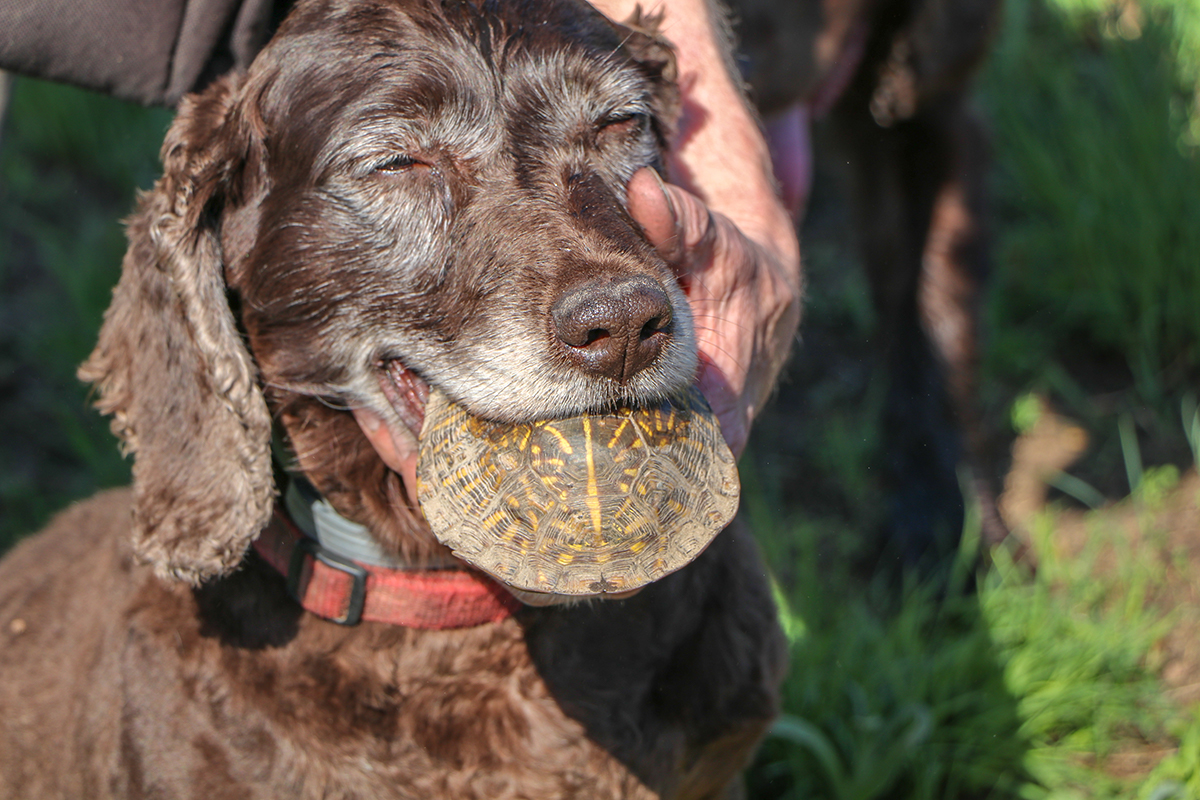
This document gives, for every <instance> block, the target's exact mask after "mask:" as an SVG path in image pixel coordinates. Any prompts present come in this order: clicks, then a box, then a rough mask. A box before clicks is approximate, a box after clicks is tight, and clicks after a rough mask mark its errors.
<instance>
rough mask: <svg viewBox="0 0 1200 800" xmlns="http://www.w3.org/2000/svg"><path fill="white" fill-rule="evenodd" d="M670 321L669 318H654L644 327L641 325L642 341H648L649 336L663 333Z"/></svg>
mask: <svg viewBox="0 0 1200 800" xmlns="http://www.w3.org/2000/svg"><path fill="white" fill-rule="evenodd" d="M670 319H671V318H670V317H666V318H665V319H664V318H663V317H655V318H654V319H652V320H650V321H649V322H647V323H646V324H645V325H643V326H642V335H641V338H642V341H645V340H647V339H649V338H650V337H651V336H654V335H655V334H656V333H664V332H665V331H666V329H667V325H668V324H669V322H670Z"/></svg>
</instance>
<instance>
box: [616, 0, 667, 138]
mask: <svg viewBox="0 0 1200 800" xmlns="http://www.w3.org/2000/svg"><path fill="white" fill-rule="evenodd" d="M661 22H662V16H661V15H657V14H647V13H646V12H644V11H643V10H642V7H641V6H638V7H637V8H635V9H634V11H633V14H631V15H630V16H629V18H628V19H626V20H625V21H624V22H623V23H616V22H611V21H610V23H609V24H611V25H612V26H613V27H614V28H616V29H617V33H618V34H620V36H621V42H622V46H623V47H624V49H625V51H626V52H627V53H629V55H630V57H631V58H632V59H633V60H634V61H635V62H637V64H638V66H640V67H641V68H642V72H643V73H644V74H645V75H646V77H648V78H649V79H650V83H651V86H652V87H653V93H652V98H651V99H652V102H653V106H654V107H653V109H652V111H653V112H654V120H655V125H656V126H657V128H656V130H657V133H658V136H659V139H660V141H659V145H660V146H661V147H662V148H664V149H665V148H666V147H667V145H668V143H669V141H670V139H671V134H672V132H673V130H674V126H675V121H676V120H677V119H678V118H679V112H680V105H681V102H682V100H681V96H680V92H679V84H678V83H677V79H678V74H677V70H676V66H675V51H674V49H672V47H671V43H670V42H668V41H667V40H666V39H665V38H663V36H662V35H661V34H660V33H659V32H658V27H659V23H661Z"/></svg>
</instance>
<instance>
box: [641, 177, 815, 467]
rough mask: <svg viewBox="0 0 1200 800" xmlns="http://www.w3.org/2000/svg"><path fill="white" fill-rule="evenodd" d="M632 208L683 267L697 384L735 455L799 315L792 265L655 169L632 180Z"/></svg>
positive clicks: (667, 255) (680, 270) (681, 279)
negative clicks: (692, 321)
mask: <svg viewBox="0 0 1200 800" xmlns="http://www.w3.org/2000/svg"><path fill="white" fill-rule="evenodd" d="M628 202H629V211H630V213H631V214H632V215H633V218H634V219H635V220H637V222H638V223H639V224H640V225H641V226H642V229H643V231H644V232H645V234H646V236H647V238H648V239H649V240H650V242H651V244H653V245H654V246H655V247H656V248H657V249H658V251H659V254H660V255H661V256H662V257H663V258H664V259H665V260H666V261H667V262H668V263H670V264H671V265H672V266H674V267H675V269H676V270H677V272H678V275H679V282H680V284H681V285H682V286H683V288H684V291H685V293H686V294H687V297H688V300H689V301H690V303H691V306H692V312H693V317H694V319H695V326H696V341H697V347H698V349H699V351H700V373H699V376H698V380H697V383H698V385H699V387H700V390H701V391H702V392H703V393H704V396H705V397H706V398H707V399H708V402H709V405H711V406H712V408H713V411H714V412H715V413H716V415H717V418H718V419H720V421H721V431H722V433H723V434H724V436H725V440H726V441H727V442H728V443H729V446H730V448H731V449H732V450H733V452H734V453H735V454H740V453H741V452H742V450H743V449H744V448H745V446H746V440H747V437H748V436H749V433H750V423H751V422H752V421H753V420H754V417H755V415H756V414H757V413H758V411H759V410H760V409H761V408H762V405H763V403H764V402H765V401H766V399H767V397H768V395H769V394H770V392H771V388H772V387H773V386H774V384H775V378H776V377H777V376H778V373H779V370H780V368H781V367H782V366H783V362H784V360H785V359H786V357H787V352H788V345H789V343H790V341H791V338H792V336H793V334H794V333H795V330H796V324H797V322H798V317H799V291H798V287H797V286H796V285H795V284H794V283H793V282H792V281H790V280H789V279H788V278H789V276H788V272H787V265H785V264H783V263H781V261H780V259H779V258H778V257H777V256H776V255H775V254H773V253H772V252H771V251H770V250H769V249H768V248H766V247H763V246H762V245H760V244H758V243H757V242H754V241H753V240H751V239H750V238H748V237H747V236H746V235H745V234H743V233H742V232H741V231H740V230H739V229H738V228H737V226H735V225H734V224H733V222H732V221H731V220H730V219H729V218H728V217H726V216H725V215H723V214H720V213H716V212H712V211H710V210H709V209H708V208H707V207H706V206H705V205H704V204H703V203H702V202H701V201H700V199H699V198H697V197H696V196H695V195H693V194H691V193H690V192H688V191H686V190H684V189H681V188H679V187H678V186H671V185H668V184H664V183H663V182H662V181H661V180H660V179H659V178H658V176H657V174H656V173H655V172H654V171H653V170H650V169H643V170H639V171H638V173H637V174H635V175H634V176H633V179H632V180H631V181H630V182H629V187H628Z"/></svg>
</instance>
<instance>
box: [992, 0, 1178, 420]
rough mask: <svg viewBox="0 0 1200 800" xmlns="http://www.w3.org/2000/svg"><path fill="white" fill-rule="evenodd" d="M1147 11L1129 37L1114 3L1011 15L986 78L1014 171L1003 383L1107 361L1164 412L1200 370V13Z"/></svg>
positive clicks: (1003, 183)
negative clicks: (1123, 368)
mask: <svg viewBox="0 0 1200 800" xmlns="http://www.w3.org/2000/svg"><path fill="white" fill-rule="evenodd" d="M1126 5H1128V4H1126ZM1149 5H1150V9H1149V12H1148V13H1145V14H1144V15H1140V16H1139V17H1138V19H1139V23H1138V25H1139V27H1138V29H1137V37H1136V38H1135V39H1127V38H1122V37H1121V36H1119V35H1116V36H1114V35H1113V34H1112V32H1111V30H1110V28H1111V27H1112V26H1111V25H1109V27H1106V20H1107V19H1108V17H1106V16H1105V14H1103V13H1098V12H1100V11H1103V10H1104V8H1106V7H1109V6H1110V4H1108V3H1100V2H1096V1H1094V0H1093V1H1089V0H1077V1H1076V2H1069V1H1068V0H1059V2H1055V3H1053V4H1050V5H1048V6H1047V5H1042V4H1041V3H1039V2H1034V0H1013V2H1009V3H1007V4H1006V13H1005V21H1004V29H1003V32H1002V34H1001V36H1000V39H999V42H998V45H997V48H996V53H995V55H994V57H993V58H992V59H991V61H990V63H989V67H988V69H987V71H986V75H985V80H984V86H985V99H986V104H987V107H988V111H989V115H990V117H991V120H992V122H993V129H994V132H995V137H996V150H997V152H998V161H999V163H1000V171H999V175H998V180H997V194H998V206H999V208H1000V228H1001V230H1002V234H1001V236H1000V237H999V238H1000V243H999V248H998V255H997V260H998V262H999V263H1000V264H1001V265H1002V266H1003V269H1002V270H1001V272H1000V274H999V276H998V280H997V285H996V290H995V292H994V295H993V297H994V300H993V307H992V318H993V319H992V321H993V325H992V327H993V328H994V329H995V330H996V331H998V332H999V333H998V334H997V336H996V341H995V347H994V348H993V353H992V359H993V360H992V362H991V363H992V364H993V366H994V367H996V368H998V369H999V370H1000V371H1001V372H1007V373H1008V374H1022V375H1024V376H1026V377H1027V378H1029V377H1032V376H1033V375H1034V374H1036V370H1038V369H1039V364H1041V363H1043V362H1044V358H1045V357H1044V355H1039V354H1044V353H1046V352H1047V351H1050V352H1052V353H1056V354H1058V355H1060V356H1061V357H1067V358H1071V357H1077V356H1078V354H1079V353H1080V352H1081V351H1082V350H1084V349H1086V348H1088V347H1091V348H1093V349H1100V350H1109V351H1111V352H1116V353H1119V354H1121V356H1122V357H1123V358H1124V360H1125V361H1126V363H1127V364H1128V367H1129V369H1130V370H1131V372H1132V374H1133V375H1134V377H1135V379H1136V381H1137V385H1138V387H1139V391H1140V392H1141V393H1142V394H1143V395H1144V396H1146V397H1150V398H1152V397H1154V396H1156V395H1158V394H1161V391H1162V383H1163V381H1164V380H1166V376H1167V375H1168V374H1174V375H1178V374H1179V373H1180V371H1181V370H1182V371H1183V372H1185V373H1186V372H1187V371H1189V370H1194V369H1195V368H1196V367H1198V366H1200V314H1197V313H1196V311H1195V309H1196V308H1200V269H1198V268H1197V261H1196V253H1197V252H1200V161H1198V160H1197V159H1196V158H1195V157H1194V153H1193V152H1192V151H1190V150H1188V149H1187V148H1185V147H1181V145H1180V144H1179V142H1180V137H1181V135H1182V134H1183V130H1184V128H1185V127H1186V126H1187V125H1190V124H1191V123H1190V122H1188V120H1187V119H1185V118H1184V117H1183V116H1181V115H1180V114H1179V113H1173V111H1172V109H1173V108H1178V106H1179V103H1180V102H1181V99H1182V98H1191V97H1193V96H1195V94H1196V79H1197V77H1200V74H1198V73H1197V72H1196V70H1195V64H1196V60H1195V55H1196V53H1197V52H1200V50H1197V48H1196V41H1197V37H1198V36H1200V14H1198V13H1196V11H1197V9H1196V4H1195V3H1188V4H1179V5H1178V6H1176V5H1174V4H1169V3H1163V2H1158V3H1151V4H1149ZM1121 7H1122V8H1123V7H1124V6H1121ZM1063 9H1066V10H1065V11H1064V10H1063ZM1085 12H1086V13H1085ZM1117 29H1118V30H1121V29H1120V26H1119V25H1118V26H1117ZM1018 87H1019V88H1018ZM1031 359H1032V360H1031Z"/></svg>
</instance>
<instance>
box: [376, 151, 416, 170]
mask: <svg viewBox="0 0 1200 800" xmlns="http://www.w3.org/2000/svg"><path fill="white" fill-rule="evenodd" d="M420 163H421V162H420V161H417V160H416V159H415V158H413V157H412V156H409V155H403V154H401V155H394V156H389V157H387V158H386V159H384V160H383V161H380V162H379V163H378V164H376V165H375V166H374V167H373V168H372V171H373V172H381V173H384V174H391V173H397V172H406V171H408V170H410V169H412V168H413V167H415V166H417V165H418V164H420Z"/></svg>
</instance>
